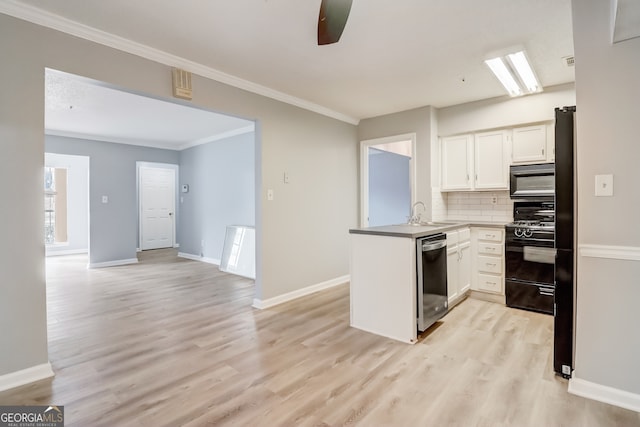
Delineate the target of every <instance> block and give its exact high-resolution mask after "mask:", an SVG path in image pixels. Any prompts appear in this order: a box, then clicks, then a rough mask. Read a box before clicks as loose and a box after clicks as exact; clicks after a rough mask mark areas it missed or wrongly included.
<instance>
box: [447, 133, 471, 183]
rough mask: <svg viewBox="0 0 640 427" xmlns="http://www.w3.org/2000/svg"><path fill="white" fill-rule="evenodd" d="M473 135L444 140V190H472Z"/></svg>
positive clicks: (451, 137)
mask: <svg viewBox="0 0 640 427" xmlns="http://www.w3.org/2000/svg"><path fill="white" fill-rule="evenodd" d="M472 138H473V137H472V136H471V135H459V136H450V137H446V138H442V140H441V150H440V155H441V165H442V190H444V191H451V190H470V189H471V179H470V178H471V172H472V171H471V150H472V149H473V145H472V140H473V139H472Z"/></svg>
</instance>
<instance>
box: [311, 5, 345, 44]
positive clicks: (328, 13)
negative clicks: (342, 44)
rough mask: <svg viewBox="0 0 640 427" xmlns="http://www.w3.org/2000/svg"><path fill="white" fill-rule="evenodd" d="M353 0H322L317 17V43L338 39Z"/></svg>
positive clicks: (333, 41)
mask: <svg viewBox="0 0 640 427" xmlns="http://www.w3.org/2000/svg"><path fill="white" fill-rule="evenodd" d="M352 2H353V0H322V3H321V4H320V16H319V17H318V45H325V44H331V43H335V42H337V41H338V40H340V36H341V35H342V31H343V30H344V26H345V24H346V23H347V18H348V17H349V12H350V11H351V3H352Z"/></svg>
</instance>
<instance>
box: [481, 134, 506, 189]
mask: <svg viewBox="0 0 640 427" xmlns="http://www.w3.org/2000/svg"><path fill="white" fill-rule="evenodd" d="M507 142H508V140H507V132H506V131H503V130H499V131H494V132H483V133H477V134H475V145H474V149H475V150H474V151H475V163H474V166H475V176H474V177H475V182H474V188H476V189H478V190H506V189H508V188H509V161H508V159H509V156H508V147H509V146H508V144H507Z"/></svg>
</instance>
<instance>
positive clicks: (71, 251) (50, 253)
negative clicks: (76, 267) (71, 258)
mask: <svg viewBox="0 0 640 427" xmlns="http://www.w3.org/2000/svg"><path fill="white" fill-rule="evenodd" d="M88 252H89V250H88V249H69V250H64V251H54V250H47V251H46V256H63V255H78V254H86V253H88Z"/></svg>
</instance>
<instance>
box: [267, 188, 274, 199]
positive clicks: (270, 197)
mask: <svg viewBox="0 0 640 427" xmlns="http://www.w3.org/2000/svg"><path fill="white" fill-rule="evenodd" d="M267 200H273V190H272V189H268V190H267Z"/></svg>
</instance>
